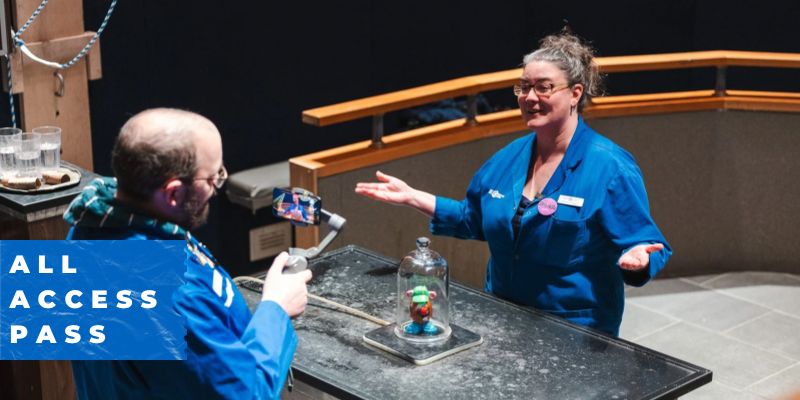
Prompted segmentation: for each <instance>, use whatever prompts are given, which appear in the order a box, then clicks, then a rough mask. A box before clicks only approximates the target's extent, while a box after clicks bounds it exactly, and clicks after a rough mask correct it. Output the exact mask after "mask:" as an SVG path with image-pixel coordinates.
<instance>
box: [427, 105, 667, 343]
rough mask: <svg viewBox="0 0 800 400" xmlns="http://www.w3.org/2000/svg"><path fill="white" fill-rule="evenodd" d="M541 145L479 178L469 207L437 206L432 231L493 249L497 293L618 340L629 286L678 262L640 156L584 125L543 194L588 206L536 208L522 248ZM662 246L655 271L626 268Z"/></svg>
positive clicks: (509, 152)
mask: <svg viewBox="0 0 800 400" xmlns="http://www.w3.org/2000/svg"><path fill="white" fill-rule="evenodd" d="M535 140H536V134H535V133H532V134H530V135H528V136H525V137H522V138H520V139H517V140H515V141H514V142H512V143H511V144H509V145H508V146H506V147H505V148H504V149H502V150H500V151H499V152H497V153H496V154H495V155H494V156H493V157H492V158H491V159H490V160H489V161H487V162H486V163H485V164H484V165H483V167H481V169H480V170H479V171H478V172H477V173H476V174H475V176H474V177H473V178H472V182H471V183H470V185H469V188H468V189H467V198H466V199H464V200H462V201H460V202H459V201H455V200H452V199H448V198H443V197H437V198H436V211H435V214H434V217H433V219H432V220H431V232H432V233H434V234H437V235H445V236H453V237H457V238H461V239H475V240H483V241H486V242H487V243H488V244H489V249H490V250H491V254H492V256H491V258H490V259H489V265H488V271H487V274H486V290H487V291H488V292H491V293H493V294H496V295H497V296H499V297H502V298H505V299H508V300H511V301H514V302H516V303H519V304H522V305H526V306H531V307H535V308H537V309H540V310H544V311H546V312H549V313H551V314H555V315H558V316H561V317H564V318H566V319H568V320H570V321H574V322H576V323H579V324H582V325H586V326H590V327H594V328H597V329H599V330H602V331H605V332H607V333H610V334H613V335H618V334H619V326H620V323H621V322H622V312H623V309H624V305H625V293H624V285H623V282H625V283H627V284H629V285H633V286H642V285H644V284H645V283H646V282H647V281H649V280H650V279H651V278H652V277H654V276H655V275H656V273H658V271H660V270H661V269H662V268H664V265H665V264H666V262H667V260H668V259H669V257H670V255H671V254H672V249H671V248H670V247H669V245H668V244H667V242H666V240H665V239H664V237H663V236H662V234H661V232H660V231H659V230H658V228H657V227H656V224H655V222H653V219H652V218H651V217H650V209H649V205H648V201H647V193H646V192H645V188H644V181H643V179H642V173H641V171H640V170H639V167H638V166H637V165H636V162H635V161H634V159H633V156H631V155H630V154H629V153H628V152H627V151H625V150H623V149H622V148H620V147H619V146H617V145H616V144H614V143H613V142H611V140H609V139H607V138H605V137H603V136H600V135H599V134H598V133H597V132H595V131H593V130H592V129H591V128H589V127H588V126H586V124H585V123H584V121H583V119H579V122H578V127H577V129H576V131H575V134H574V135H573V137H572V141H571V142H570V144H569V147H568V149H567V152H566V155H565V156H564V159H563V160H562V161H561V163H560V164H559V166H558V168H557V169H556V171H555V172H554V173H553V176H552V177H551V178H550V181H549V182H548V183H547V186H546V187H545V188H544V190H543V192H542V194H543V195H544V197H545V198H551V199H553V200H555V201H558V200H559V198H560V196H562V195H564V196H571V197H576V198H580V199H583V200H584V203H583V205H582V206H580V207H578V206H574V205H568V204H558V208H557V209H556V212H555V214H553V215H550V216H545V215H542V214H540V213H539V212H538V207H537V206H538V203H539V202H540V200H539V199H532V200H534V201H533V203H532V204H531V205H530V206H529V207H528V209H527V211H526V212H525V214H524V215H523V217H522V223H521V227H520V231H519V236H518V239H517V240H516V241H515V240H514V233H513V230H512V225H511V219H512V218H513V217H514V214H515V212H516V209H517V207H518V206H519V204H520V199H521V197H522V194H523V193H522V191H523V188H524V187H525V182H526V178H527V174H528V167H529V165H530V160H531V153H532V149H533V145H534V143H535ZM567 202H568V201H567ZM559 203H564V202H559ZM572 203H573V204H574V201H573V202H572ZM654 243H662V244H664V249H662V250H660V251H657V252H654V253H652V254H650V265H649V267H648V268H647V269H646V270H644V271H638V272H631V271H627V270H623V269H621V268H620V267H619V265H618V264H617V263H618V260H619V258H620V256H621V255H622V254H623V253H624V252H626V251H628V250H630V249H631V248H632V247H635V246H637V245H640V244H654Z"/></svg>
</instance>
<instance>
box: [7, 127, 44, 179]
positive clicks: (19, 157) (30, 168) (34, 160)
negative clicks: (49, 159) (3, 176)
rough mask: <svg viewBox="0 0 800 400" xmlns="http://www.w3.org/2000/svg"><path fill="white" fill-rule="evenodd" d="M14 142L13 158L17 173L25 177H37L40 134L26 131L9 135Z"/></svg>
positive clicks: (40, 144)
mask: <svg viewBox="0 0 800 400" xmlns="http://www.w3.org/2000/svg"><path fill="white" fill-rule="evenodd" d="M11 142H12V143H13V144H14V160H15V161H16V163H17V171H18V172H17V174H18V175H19V176H25V177H36V178H39V177H40V176H39V172H40V168H41V160H42V153H41V152H42V135H40V134H38V133H33V132H28V133H19V134H16V135H14V136H12V137H11Z"/></svg>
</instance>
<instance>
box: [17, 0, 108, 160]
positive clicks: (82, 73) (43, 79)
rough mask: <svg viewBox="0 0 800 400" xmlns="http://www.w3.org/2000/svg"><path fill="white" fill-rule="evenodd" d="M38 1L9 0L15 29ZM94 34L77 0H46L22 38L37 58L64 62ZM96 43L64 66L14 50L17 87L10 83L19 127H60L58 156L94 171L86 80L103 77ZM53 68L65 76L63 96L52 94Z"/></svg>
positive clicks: (18, 27)
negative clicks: (17, 99)
mask: <svg viewBox="0 0 800 400" xmlns="http://www.w3.org/2000/svg"><path fill="white" fill-rule="evenodd" d="M40 3H41V1H40V0H12V8H13V10H14V15H15V21H14V27H15V30H19V29H20V28H21V27H22V26H23V25H24V24H25V22H26V21H27V20H28V18H29V17H30V16H31V15H32V14H33V12H34V11H35V10H36V8H37V7H38V6H39V4H40ZM97 23H98V24H99V23H100V21H97ZM93 34H94V33H93V32H84V30H83V2H82V0H59V1H52V2H49V3H47V5H46V6H45V7H44V9H43V10H42V12H41V13H40V14H39V16H37V17H36V19H35V20H34V21H33V23H31V25H30V26H29V27H28V28H27V29H26V30H25V32H23V33H22V35H21V38H22V39H23V40H24V41H25V42H26V44H27V47H28V49H29V50H30V51H31V52H32V53H33V54H35V55H36V56H38V57H39V58H43V59H45V60H48V61H53V62H57V63H60V64H64V63H67V62H69V61H70V60H71V59H72V58H73V57H75V56H76V55H78V53H79V52H80V51H81V49H83V47H84V46H85V45H86V44H87V43H89V40H91V37H92V35H93ZM99 44H100V43H99V41H98V42H97V43H95V45H94V46H93V47H92V49H91V50H90V51H89V53H88V54H87V55H86V56H85V57H84V58H82V59H81V60H80V61H78V62H77V63H75V64H74V65H72V66H71V67H69V68H67V69H57V68H52V67H48V66H46V65H43V64H40V63H37V62H35V61H33V60H32V59H30V58H29V57H27V56H25V55H23V54H22V52H20V51H19V50H17V51H16V54H14V55H13V57H12V62H11V72H12V77H13V78H14V80H15V81H17V80H18V77H22V84H21V85H19V86H18V85H17V83H16V82H14V84H13V89H14V93H20V103H21V104H19V114H18V115H19V121H20V123H19V126H20V127H21V128H22V130H24V131H26V132H27V131H30V130H31V129H33V128H36V127H37V126H46V125H53V126H58V127H61V129H62V134H61V151H62V154H61V158H62V159H63V160H65V161H68V162H71V163H73V164H75V165H77V166H79V167H81V168H84V169H87V170H89V171H91V170H92V169H93V159H92V135H91V119H90V114H89V86H88V80H89V79H99V78H100V77H101V76H102V72H101V68H100V47H99ZM20 67H21V68H20ZM56 72H57V73H59V74H61V76H62V77H63V78H64V96H63V97H58V96H56V91H58V87H59V86H60V85H59V83H58V82H59V81H58V78H57V77H56V76H55V73H56ZM4 86H5V85H4ZM6 90H7V88H6Z"/></svg>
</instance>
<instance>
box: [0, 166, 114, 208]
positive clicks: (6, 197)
mask: <svg viewBox="0 0 800 400" xmlns="http://www.w3.org/2000/svg"><path fill="white" fill-rule="evenodd" d="M61 163H62V164H64V165H68V166H69V167H71V168H75V169H77V170H78V171H80V172H81V181H80V182H79V183H78V184H77V185H75V186H71V187H68V188H64V189H61V190H56V191H52V192H40V193H36V192H33V193H9V192H0V206H4V207H7V208H9V209H11V210H12V211H16V212H18V213H20V214H23V215H24V214H30V213H32V212H36V211H41V210H46V209H48V208H54V207H58V206H62V205H66V204H69V203H70V202H71V201H72V199H74V198H75V196H77V195H78V193H80V192H81V191H82V190H83V188H84V186H86V184H87V183H89V182H91V181H92V180H93V179H94V178H97V177H98V176H100V175H97V174H95V173H94V172H90V171H87V170H85V169H83V168H81V167H78V166H75V165H72V164H70V163H68V162H64V161H61Z"/></svg>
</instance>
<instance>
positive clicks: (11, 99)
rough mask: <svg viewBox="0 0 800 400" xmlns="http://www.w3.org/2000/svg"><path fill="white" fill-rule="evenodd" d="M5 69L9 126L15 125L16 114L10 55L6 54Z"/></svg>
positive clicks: (13, 126) (14, 126)
mask: <svg viewBox="0 0 800 400" xmlns="http://www.w3.org/2000/svg"><path fill="white" fill-rule="evenodd" d="M6 70H7V72H8V104H9V105H11V127H12V128H16V127H17V114H16V113H15V112H14V90H12V88H11V57H10V56H9V55H8V54H6Z"/></svg>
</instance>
